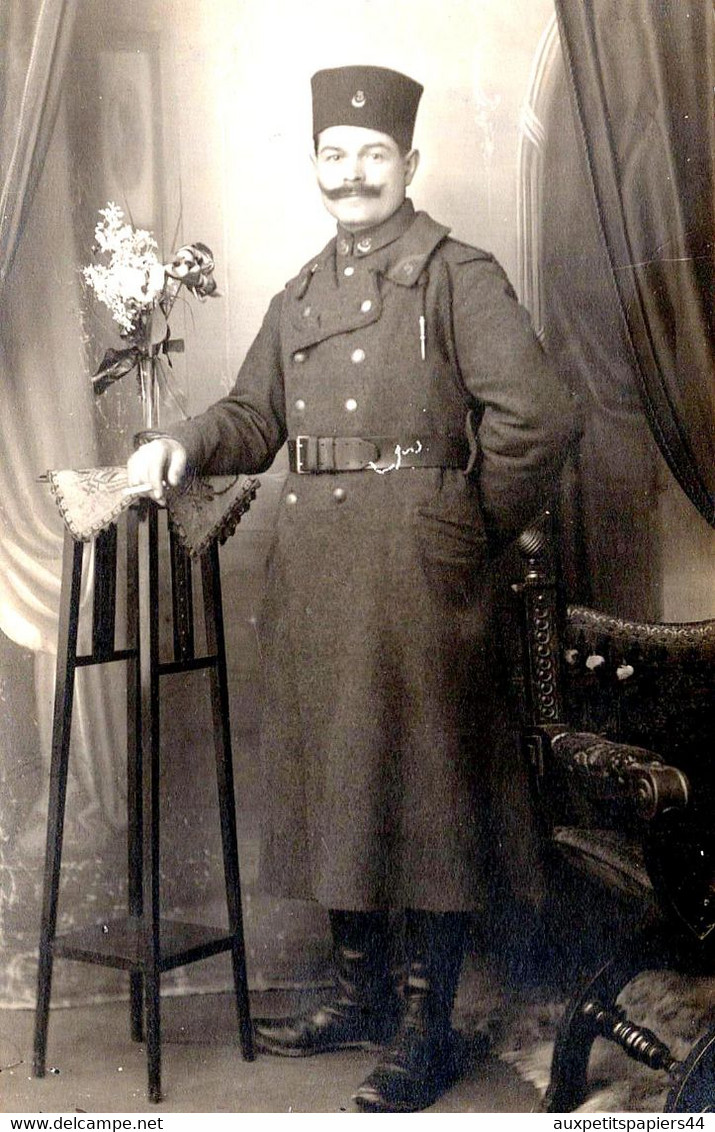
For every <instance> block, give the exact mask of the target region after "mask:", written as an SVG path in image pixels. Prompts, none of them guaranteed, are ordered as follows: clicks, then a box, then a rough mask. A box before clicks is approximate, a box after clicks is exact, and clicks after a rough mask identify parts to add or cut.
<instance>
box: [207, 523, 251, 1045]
mask: <svg viewBox="0 0 715 1132" xmlns="http://www.w3.org/2000/svg"><path fill="white" fill-rule="evenodd" d="M201 572H202V586H203V594H204V619H205V624H206V639H207V644H208V649H209V652H211V653H213V654H214V655H215V656H216V665H215V667H213V668H212V669H211V710H212V714H213V730H214V745H215V750H216V775H217V780H218V796H219V811H220V817H221V838H222V843H223V861H224V874H225V878H226V902H227V905H228V919H229V931H230V932H231V935H232V937H233V946H232V948H231V959H232V964H233V983H234V989H235V994H236V1009H237V1012H238V1027H239V1039H240V1043H241V1053H242V1055H243V1057H244V1059H245V1060H246V1061H253V1059H254V1057H255V1053H254V1048H253V1029H252V1026H251V1010H250V1003H249V997H248V976H247V973H246V946H245V940H244V935H243V915H242V911H241V880H240V874H239V865H238V837H237V833H236V800H235V794H234V783H233V756H232V751H231V733H230V729H229V710H228V673H227V668H226V646H225V640H224V631H223V604H222V597H221V574H220V570H219V559H218V545H217V543H215V542H214V543H213V544H212V545H211V547H210V549H209V550H208V551H207V553H206V554H205V555H204V556H203V558H202V559H201Z"/></svg>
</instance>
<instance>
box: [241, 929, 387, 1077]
mask: <svg viewBox="0 0 715 1132" xmlns="http://www.w3.org/2000/svg"><path fill="white" fill-rule="evenodd" d="M329 915H330V928H331V932H332V936H333V948H334V955H335V967H336V987H335V993H334V995H333V997H332V998H331V999H330V1000H329V1002H328V1003H327V1004H326V1005H325V1006H321V1007H320V1008H319V1009H318V1010H316V1011H314V1012H313V1013H311V1014H305V1015H301V1016H299V1017H297V1018H291V1019H283V1020H268V1021H265V1022H260V1023H259V1022H257V1023H256V1024H255V1027H254V1030H255V1037H256V1046H257V1048H258V1049H259V1050H262V1051H263V1052H264V1053H272V1054H277V1055H278V1056H279V1057H309V1056H310V1055H311V1054H315V1053H327V1052H329V1051H331V1050H340V1049H351V1048H356V1047H357V1048H371V1047H372V1046H374V1045H383V1044H384V1043H385V1042H386V1041H389V1040H390V1038H391V1037H392V1035H393V1034H394V1032H395V1030H396V1028H397V1024H398V1021H399V1014H400V1006H401V1004H400V1000H399V997H398V995H397V992H396V990H395V987H394V983H393V979H392V972H391V970H390V957H389V930H388V917H387V913H383V912H337V911H331V912H330V913H329Z"/></svg>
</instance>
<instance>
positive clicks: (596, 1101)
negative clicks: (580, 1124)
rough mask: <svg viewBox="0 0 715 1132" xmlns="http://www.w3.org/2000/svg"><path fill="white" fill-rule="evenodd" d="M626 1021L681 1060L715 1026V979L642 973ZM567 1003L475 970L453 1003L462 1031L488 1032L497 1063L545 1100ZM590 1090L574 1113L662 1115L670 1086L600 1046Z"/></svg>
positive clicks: (627, 997) (630, 991) (630, 989)
mask: <svg viewBox="0 0 715 1132" xmlns="http://www.w3.org/2000/svg"><path fill="white" fill-rule="evenodd" d="M619 1002H620V1004H621V1005H622V1006H623V1007H624V1008H625V1010H626V1012H627V1015H628V1017H629V1018H630V1019H631V1020H632V1021H634V1022H637V1023H639V1024H640V1025H643V1026H645V1027H647V1028H648V1029H650V1030H652V1031H653V1032H654V1033H655V1034H657V1036H658V1037H659V1038H660V1039H661V1040H662V1041H664V1042H665V1043H666V1045H668V1046H669V1048H670V1050H671V1051H672V1053H673V1055H674V1057H676V1058H677V1059H678V1060H682V1059H683V1058H685V1057H686V1056H687V1055H688V1053H689V1052H690V1049H691V1048H692V1046H693V1045H694V1044H695V1042H696V1041H697V1040H698V1039H699V1038H700V1037H701V1036H702V1035H703V1034H704V1033H705V1032H706V1031H707V1030H709V1029H710V1028H711V1027H713V1026H715V978H699V979H696V978H690V977H686V976H684V975H679V974H677V973H675V972H671V971H654V972H645V973H644V974H642V975H639V976H638V977H637V978H636V979H634V980H633V982H632V983H630V984H629V985H628V986H627V987H626V988H625V990H624V992H623V994H622V995H621V997H620V999H619ZM564 1006H565V1002H564V997H563V996H562V995H559V994H558V993H554V992H553V991H550V990H549V989H548V988H544V987H527V988H524V989H523V990H515V989H512V990H511V991H510V992H506V991H504V989H503V984H502V986H501V987H500V980H499V979H498V978H496V979H495V978H493V977H492V974H491V973H490V972H488V971H485V970H484V969H481V970H479V969H478V968H477V966H476V964H475V965H470V966H469V968H468V969H467V970H466V971H465V978H464V979H463V980H462V985H461V987H460V992H459V997H458V1000H457V1004H456V1016H457V1024H458V1026H460V1027H463V1028H464V1029H465V1030H466V1031H467V1032H472V1033H474V1032H479V1031H482V1032H483V1031H485V1030H486V1031H487V1032H488V1034H489V1036H490V1038H491V1042H492V1046H493V1048H494V1050H495V1051H496V1053H497V1055H498V1056H499V1058H500V1059H501V1060H503V1061H505V1062H507V1063H508V1064H509V1065H512V1066H513V1067H514V1069H515V1070H516V1071H517V1073H518V1074H519V1076H520V1077H521V1078H522V1079H523V1080H525V1081H529V1082H531V1083H532V1084H533V1085H534V1087H535V1088H536V1089H537V1090H538V1092H539V1093H541V1095H542V1096H543V1095H544V1093H545V1092H546V1088H547V1086H548V1083H549V1074H550V1069H551V1057H552V1053H553V1048H554V1038H555V1034H556V1029H557V1026H558V1022H559V1019H560V1018H561V1016H562V1014H563V1011H564ZM589 1081H590V1084H591V1091H590V1093H589V1096H588V1097H587V1099H586V1101H585V1102H584V1103H583V1104H582V1105H581V1106H580V1107H579V1108H578V1109H577V1110H576V1111H577V1112H605V1113H607V1112H662V1110H663V1108H664V1105H665V1103H666V1099H667V1095H668V1091H669V1087H670V1086H669V1082H668V1078H667V1076H666V1074H665V1073H664V1072H656V1071H654V1070H652V1069H648V1068H647V1067H646V1066H642V1065H639V1064H638V1063H637V1062H635V1061H633V1060H632V1059H631V1058H629V1057H627V1056H626V1054H625V1053H624V1052H623V1051H622V1050H621V1049H620V1048H619V1047H617V1046H616V1045H615V1044H613V1043H612V1042H606V1041H604V1040H601V1039H598V1040H597V1041H596V1042H595V1043H594V1046H593V1050H592V1054H591V1059H590V1063H589Z"/></svg>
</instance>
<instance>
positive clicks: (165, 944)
mask: <svg viewBox="0 0 715 1132" xmlns="http://www.w3.org/2000/svg"><path fill="white" fill-rule="evenodd" d="M149 929H150V926H149V925H148V924H146V925H145V924H144V923H143V922H142V920H141V919H139V918H137V917H134V916H128V917H126V918H125V919H122V920H108V921H106V922H105V923H103V924H94V925H92V926H90V927H83V928H78V929H77V930H75V931H72V932H67V933H66V934H63V935H58V936H56V937H55V940H54V943H53V945H52V954H53V956H54V957H55V958H62V959H76V960H79V961H80V962H82V963H96V964H97V965H99V966H102V967H117V968H119V969H120V970H122V971H143V970H145V969H146V967H147V965H148V964H147V950H148V949H147V942H146V939H147V933H148V932H149ZM233 945H234V937H233V936H231V935H229V934H228V933H227V932H226V930H225V929H223V930H222V929H221V928H212V927H205V926H203V925H201V924H187V923H182V922H180V921H178V920H161V922H160V925H159V955H160V958H159V964H158V967H159V970H160V971H170V970H172V969H173V968H174V967H183V966H185V965H186V964H187V963H195V962H197V961H198V960H200V959H208V958H209V956H211V955H218V954H219V953H220V952H222V951H230V950H231V948H232V947H233Z"/></svg>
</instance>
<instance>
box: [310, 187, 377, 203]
mask: <svg viewBox="0 0 715 1132" xmlns="http://www.w3.org/2000/svg"><path fill="white" fill-rule="evenodd" d="M322 191H323V196H326V197H327V198H328V200H344V199H345V198H347V197H379V196H380V195H381V194H382V189H381V188H379V187H378V186H377V185H342V186H341V187H340V188H339V189H326V188H323V190H322Z"/></svg>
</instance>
